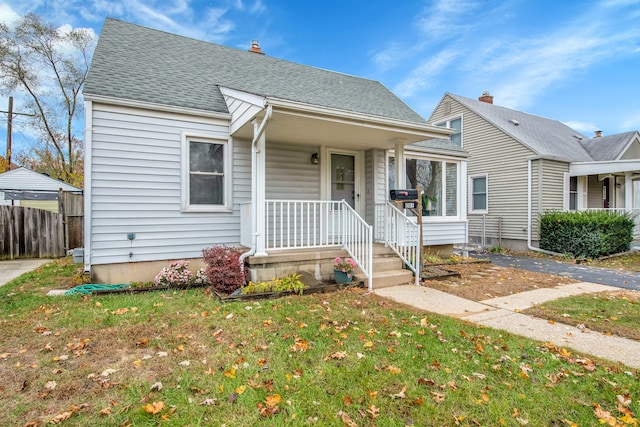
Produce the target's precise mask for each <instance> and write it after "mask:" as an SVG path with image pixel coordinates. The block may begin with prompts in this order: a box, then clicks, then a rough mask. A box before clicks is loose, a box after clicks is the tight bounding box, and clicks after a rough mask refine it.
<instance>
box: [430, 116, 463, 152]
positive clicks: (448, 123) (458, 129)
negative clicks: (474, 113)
mask: <svg viewBox="0 0 640 427" xmlns="http://www.w3.org/2000/svg"><path fill="white" fill-rule="evenodd" d="M436 126H440V127H444V128H451V129H454V130H455V133H454V134H452V135H451V142H453V143H454V144H456V145H458V146H460V147H462V117H456V118H454V119H449V120H444V121H442V122H438V123H436Z"/></svg>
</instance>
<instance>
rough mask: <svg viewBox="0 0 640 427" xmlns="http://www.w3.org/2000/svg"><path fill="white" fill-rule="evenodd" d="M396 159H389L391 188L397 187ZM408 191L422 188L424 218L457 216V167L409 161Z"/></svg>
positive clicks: (407, 166)
mask: <svg viewBox="0 0 640 427" xmlns="http://www.w3.org/2000/svg"><path fill="white" fill-rule="evenodd" d="M394 165H395V158H394V157H389V163H388V167H389V188H396V187H395V177H394ZM405 166H406V173H407V175H406V187H407V188H416V187H417V186H418V185H419V186H420V187H421V189H422V192H423V195H422V216H448V217H454V216H458V173H459V167H458V163H454V162H447V161H442V160H430V159H426V158H411V157H407V158H406V165H405Z"/></svg>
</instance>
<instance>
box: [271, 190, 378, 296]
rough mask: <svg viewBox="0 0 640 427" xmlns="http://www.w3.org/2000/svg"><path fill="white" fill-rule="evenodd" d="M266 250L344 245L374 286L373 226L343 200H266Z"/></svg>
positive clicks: (369, 284) (370, 285)
mask: <svg viewBox="0 0 640 427" xmlns="http://www.w3.org/2000/svg"><path fill="white" fill-rule="evenodd" d="M265 203H266V206H265V208H266V209H265V212H266V216H267V218H266V224H265V245H266V249H304V248H322V247H331V246H337V247H341V248H342V249H344V250H345V251H347V253H348V254H349V256H351V258H353V260H354V261H355V262H356V263H357V264H358V267H360V270H362V273H363V274H364V275H365V276H367V279H368V287H369V289H372V288H373V282H372V272H373V229H372V227H371V226H370V225H369V224H367V222H366V221H365V220H364V219H362V218H361V217H360V216H359V215H358V213H357V212H356V211H355V210H354V209H353V208H352V207H351V206H349V204H348V203H347V202H345V201H344V200H342V201H320V200H267V201H266V202H265Z"/></svg>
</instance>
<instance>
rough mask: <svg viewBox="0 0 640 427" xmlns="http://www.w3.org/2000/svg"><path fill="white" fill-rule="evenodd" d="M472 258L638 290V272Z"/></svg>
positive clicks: (516, 258)
mask: <svg viewBox="0 0 640 427" xmlns="http://www.w3.org/2000/svg"><path fill="white" fill-rule="evenodd" d="M469 255H470V256H472V257H474V258H489V259H490V260H491V262H492V263H494V264H495V265H499V266H501V267H510V268H520V269H523V270H528V271H537V272H540V273H547V274H555V275H557V276H565V277H571V278H572V279H576V280H580V281H582V282H590V283H599V284H601V285H609V286H615V287H617V288H624V289H632V290H636V291H639V290H640V273H635V272H631V271H622V270H613V269H609V268H598V267H589V266H586V265H581V264H570V263H567V262H560V261H555V260H549V259H543V258H529V257H524V256H511V255H503V254H492V253H474V252H472V253H469Z"/></svg>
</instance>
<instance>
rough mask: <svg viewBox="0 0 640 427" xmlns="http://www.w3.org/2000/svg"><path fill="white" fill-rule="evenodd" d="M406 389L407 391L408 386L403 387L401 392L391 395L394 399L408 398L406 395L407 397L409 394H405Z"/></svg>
mask: <svg viewBox="0 0 640 427" xmlns="http://www.w3.org/2000/svg"><path fill="white" fill-rule="evenodd" d="M405 391H407V388H406V387H402V390H400V392H398V393H395V394H392V395H391V397H392V398H393V399H404V398H406V397H407V396H405V394H404V392H405Z"/></svg>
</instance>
